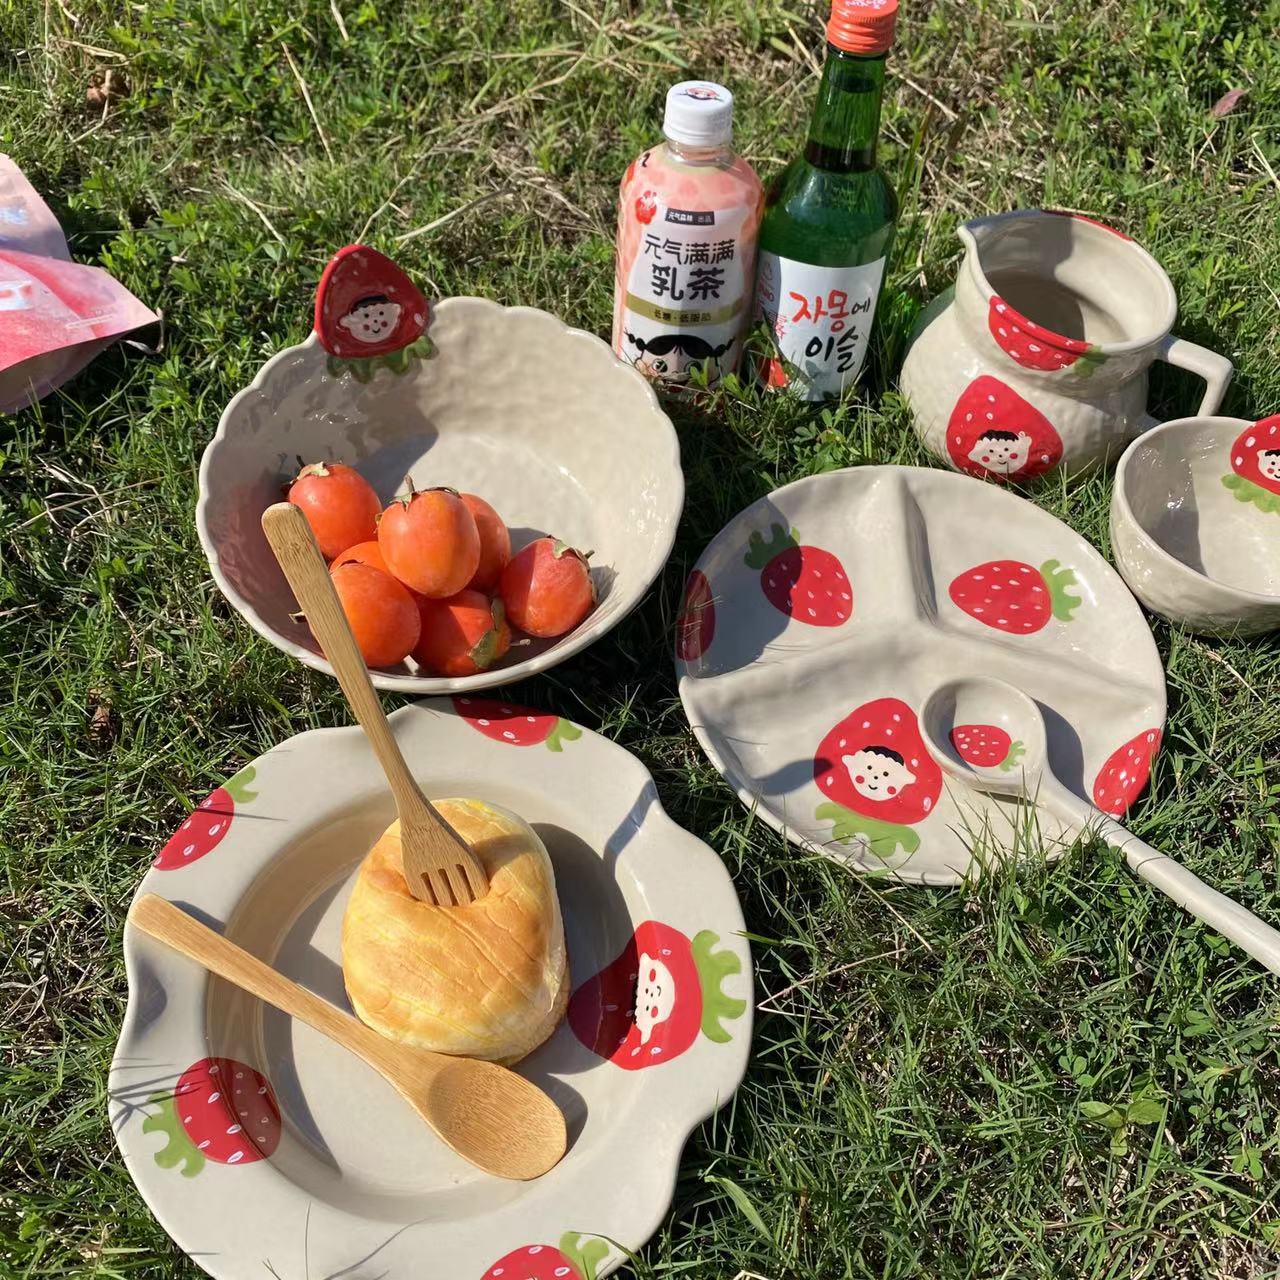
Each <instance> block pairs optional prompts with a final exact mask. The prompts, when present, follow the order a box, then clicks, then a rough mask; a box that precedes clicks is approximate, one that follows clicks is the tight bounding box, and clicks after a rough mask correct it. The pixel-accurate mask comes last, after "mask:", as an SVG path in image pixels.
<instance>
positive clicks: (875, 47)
mask: <svg viewBox="0 0 1280 1280" xmlns="http://www.w3.org/2000/svg"><path fill="white" fill-rule="evenodd" d="M897 22H898V0H831V20H830V21H829V22H828V23H827V42H828V43H829V44H833V45H835V47H836V48H837V49H843V50H844V51H845V52H846V53H861V54H865V55H874V54H877V53H885V52H886V51H887V50H888V49H889V47H890V46H891V45H892V44H893V32H894V28H895V27H896V26H897Z"/></svg>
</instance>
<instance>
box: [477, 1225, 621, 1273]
mask: <svg viewBox="0 0 1280 1280" xmlns="http://www.w3.org/2000/svg"><path fill="white" fill-rule="evenodd" d="M608 1256H609V1246H608V1245H607V1244H606V1243H605V1242H604V1241H603V1240H597V1239H596V1238H595V1237H594V1236H584V1235H582V1234H580V1233H579V1232H577V1231H566V1232H565V1234H564V1235H562V1236H561V1237H560V1247H559V1248H556V1247H555V1246H554V1245H550V1244H526V1245H524V1246H522V1247H521V1248H519V1249H512V1251H511V1252H510V1253H508V1254H504V1255H503V1256H502V1257H501V1258H499V1259H498V1261H497V1262H495V1263H494V1264H493V1266H491V1267H490V1268H489V1270H488V1271H486V1272H485V1273H484V1276H483V1277H482V1280H596V1269H597V1268H598V1267H599V1266H600V1264H601V1263H602V1262H603V1261H604V1260H605V1259H606V1258H607V1257H608Z"/></svg>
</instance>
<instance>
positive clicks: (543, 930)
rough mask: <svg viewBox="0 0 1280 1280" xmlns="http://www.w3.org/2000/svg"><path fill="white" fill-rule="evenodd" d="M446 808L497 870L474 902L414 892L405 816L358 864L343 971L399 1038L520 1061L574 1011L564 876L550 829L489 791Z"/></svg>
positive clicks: (368, 1014) (380, 1023) (374, 1017)
mask: <svg viewBox="0 0 1280 1280" xmlns="http://www.w3.org/2000/svg"><path fill="white" fill-rule="evenodd" d="M435 804H436V808H437V809H439V811H440V813H441V815H442V816H443V817H444V818H445V819H446V820H447V821H448V822H449V823H450V824H451V825H452V826H453V828H454V829H455V830H456V831H457V832H458V834H459V835H460V836H461V837H462V838H463V839H464V840H465V841H466V842H467V843H468V844H469V845H470V846H471V849H472V850H473V852H474V853H475V855H476V856H477V857H478V858H479V859H480V861H481V862H482V863H483V864H484V868H485V870H486V871H487V872H488V873H489V892H488V893H487V894H486V895H485V896H484V897H483V898H481V899H479V900H478V901H476V902H472V903H469V904H468V905H467V906H465V907H434V906H431V905H430V904H429V903H426V902H420V901H419V900H418V899H417V898H415V897H414V896H413V895H412V894H411V893H410V892H409V886H408V885H407V884H406V883H405V878H404V873H403V871H402V869H401V855H400V824H399V822H393V823H392V824H391V826H389V827H388V828H387V830H386V831H385V832H384V834H383V835H382V837H381V839H379V841H378V842H377V844H375V845H374V846H373V848H372V849H371V850H370V851H369V854H368V856H367V857H366V858H365V860H364V862H362V863H361V864H360V870H359V871H358V872H357V873H356V883H355V888H354V889H353V890H352V893H351V900H350V902H349V903H348V904H347V912H346V915H345V917H344V918H343V921H342V972H343V976H344V978H345V979H346V984H347V995H348V996H349V997H350V999H351V1004H352V1007H353V1008H354V1009H355V1011H356V1013H357V1014H358V1015H359V1016H360V1018H361V1019H362V1020H363V1021H364V1022H367V1023H368V1024H369V1026H371V1027H373V1028H375V1030H378V1031H380V1032H382V1034H383V1035H386V1036H389V1037H391V1039H393V1040H400V1041H403V1042H404V1043H406V1044H412V1045H416V1046H418V1047H419V1048H422V1049H434V1050H435V1051H436V1052H438V1053H453V1054H460V1055H463V1056H466V1057H470V1058H487V1059H489V1060H491V1061H494V1062H502V1063H512V1062H516V1061H518V1060H519V1059H520V1058H523V1057H524V1056H525V1055H526V1054H528V1053H532V1052H533V1050H534V1049H536V1048H537V1047H538V1046H539V1045H540V1044H541V1043H542V1042H543V1041H544V1040H545V1039H547V1037H548V1036H550V1035H551V1033H552V1032H553V1031H554V1030H555V1028H556V1025H557V1024H558V1023H559V1021H560V1019H561V1018H562V1017H563V1016H564V1011H565V1006H566V1004H567V1003H568V1000H569V966H568V961H567V957H566V954H565V945H564V925H563V923H562V922H561V919H560V903H559V900H558V899H557V898H556V880H555V873H554V871H553V870H552V868H551V859H550V858H549V857H548V856H547V850H546V848H545V846H544V845H543V843H542V841H541V839H540V838H539V837H538V833H537V832H536V831H534V829H533V828H532V827H531V826H529V824H528V823H527V822H524V821H522V820H521V819H520V818H518V817H516V815H515V814H513V813H510V812H508V811H507V810H506V809H499V808H497V807H495V806H493V805H488V804H482V803H481V802H480V801H478V800H438V801H436V802H435Z"/></svg>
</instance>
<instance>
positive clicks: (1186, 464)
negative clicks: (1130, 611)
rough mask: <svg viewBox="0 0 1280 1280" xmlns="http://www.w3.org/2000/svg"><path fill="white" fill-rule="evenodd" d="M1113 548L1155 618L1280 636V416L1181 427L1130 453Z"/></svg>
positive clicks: (1195, 627) (1119, 481) (1117, 501)
mask: <svg viewBox="0 0 1280 1280" xmlns="http://www.w3.org/2000/svg"><path fill="white" fill-rule="evenodd" d="M1111 545H1112V547H1113V549H1114V553H1115V561H1116V565H1117V566H1118V567H1119V569H1120V573H1121V574H1122V575H1123V577H1124V580H1125V581H1126V582H1127V583H1128V584H1129V587H1130V589H1131V590H1132V591H1133V594H1134V595H1136V596H1137V597H1138V599H1139V600H1141V601H1142V603H1143V604H1144V605H1146V607H1147V608H1148V609H1150V610H1151V611H1152V612H1153V613H1158V614H1160V616H1161V617H1163V618H1167V619H1168V620H1169V621H1170V622H1176V623H1180V624H1181V625H1182V626H1184V627H1186V628H1187V629H1188V630H1190V631H1198V632H1202V633H1204V634H1206V635H1241V636H1243V635H1257V634H1259V633H1261V632H1263V631H1271V630H1273V629H1275V628H1280V416H1278V417H1275V418H1268V419H1266V420H1264V421H1262V422H1257V423H1251V422H1247V421H1245V420H1244V419H1243V418H1178V419H1175V420H1174V421H1173V422H1166V423H1164V424H1163V425H1162V426H1159V427H1156V428H1154V429H1153V430H1151V431H1148V432H1147V433H1146V434H1145V435H1141V436H1139V437H1138V439H1137V440H1135V441H1134V442H1133V443H1132V444H1131V445H1130V446H1129V448H1128V449H1127V450H1126V451H1125V453H1124V456H1123V457H1122V458H1121V459H1120V465H1119V467H1118V468H1117V470H1116V480H1115V490H1114V492H1113V494H1112V497H1111Z"/></svg>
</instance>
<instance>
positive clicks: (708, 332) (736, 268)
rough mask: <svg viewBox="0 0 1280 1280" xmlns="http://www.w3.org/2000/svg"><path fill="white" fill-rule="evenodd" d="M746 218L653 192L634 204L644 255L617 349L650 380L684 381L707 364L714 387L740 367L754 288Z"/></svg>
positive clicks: (634, 270)
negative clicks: (671, 202)
mask: <svg viewBox="0 0 1280 1280" xmlns="http://www.w3.org/2000/svg"><path fill="white" fill-rule="evenodd" d="M747 213H748V210H746V209H743V208H729V209H677V208H674V207H671V206H668V205H666V204H663V203H661V201H660V200H659V199H658V198H657V196H656V195H655V194H654V193H653V192H646V193H645V194H644V196H642V197H641V199H640V200H638V201H637V202H636V216H637V218H638V219H639V221H640V223H641V224H642V225H641V226H640V229H639V230H640V243H639V252H638V253H637V254H636V258H635V261H634V262H633V263H632V264H631V271H630V274H629V275H628V277H627V281H626V296H625V297H624V299H623V306H622V315H621V321H622V323H621V332H619V333H618V338H617V352H618V354H619V355H620V356H621V357H622V358H623V359H624V360H626V361H628V362H630V363H631V364H634V365H635V366H636V368H637V369H639V370H640V372H641V373H643V374H645V375H646V376H647V377H650V378H656V379H659V380H661V381H663V382H677V383H679V382H687V381H688V380H689V370H690V369H691V368H693V367H694V366H695V365H699V364H705V365H706V370H707V380H708V382H709V383H711V384H714V383H716V382H718V381H719V380H720V377H721V375H722V374H724V373H729V372H732V371H733V370H734V369H736V368H737V367H738V359H739V357H740V355H741V349H740V339H741V336H742V328H743V325H744V323H745V321H746V318H747V306H748V303H749V301H750V296H749V291H750V287H751V279H750V271H751V265H752V264H751V261H750V259H751V256H752V255H751V253H750V248H751V247H752V246H744V245H743V243H742V230H743V225H744V223H745V222H746V217H747ZM744 249H745V250H747V251H746V252H744Z"/></svg>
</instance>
